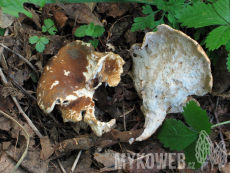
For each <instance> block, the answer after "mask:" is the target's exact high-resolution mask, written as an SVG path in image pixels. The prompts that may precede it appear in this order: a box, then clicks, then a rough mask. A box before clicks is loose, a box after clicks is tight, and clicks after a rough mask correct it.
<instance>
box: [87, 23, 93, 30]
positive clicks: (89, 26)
mask: <svg viewBox="0 0 230 173" xmlns="http://www.w3.org/2000/svg"><path fill="white" fill-rule="evenodd" d="M88 29H89V30H94V23H93V22H91V23H90V24H89V25H88Z"/></svg>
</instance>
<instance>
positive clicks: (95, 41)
mask: <svg viewBox="0 0 230 173" xmlns="http://www.w3.org/2000/svg"><path fill="white" fill-rule="evenodd" d="M89 43H91V45H92V46H93V47H94V48H96V47H97V45H98V40H89Z"/></svg>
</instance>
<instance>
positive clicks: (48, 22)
mask: <svg viewBox="0 0 230 173" xmlns="http://www.w3.org/2000/svg"><path fill="white" fill-rule="evenodd" d="M44 24H45V26H46V28H47V30H48V29H49V28H51V27H53V26H54V22H53V21H52V20H51V19H45V20H44Z"/></svg>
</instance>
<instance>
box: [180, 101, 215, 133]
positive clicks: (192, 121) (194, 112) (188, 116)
mask: <svg viewBox="0 0 230 173" xmlns="http://www.w3.org/2000/svg"><path fill="white" fill-rule="evenodd" d="M183 115H184V118H185V121H186V123H187V124H188V125H189V126H190V127H192V128H193V129H194V130H195V131H197V132H201V131H202V130H205V131H206V132H207V134H210V133H211V125H212V124H211V123H210V122H209V118H208V116H207V114H206V111H204V110H202V109H201V107H200V106H197V104H196V102H194V101H189V103H186V107H184V112H183Z"/></svg>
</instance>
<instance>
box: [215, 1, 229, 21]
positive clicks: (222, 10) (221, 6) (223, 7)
mask: <svg viewBox="0 0 230 173" xmlns="http://www.w3.org/2000/svg"><path fill="white" fill-rule="evenodd" d="M213 6H214V9H215V10H216V12H217V13H218V14H219V15H220V16H221V17H222V18H223V19H224V20H226V21H227V22H228V23H230V11H229V0H218V1H217V2H216V3H214V4H213Z"/></svg>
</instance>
